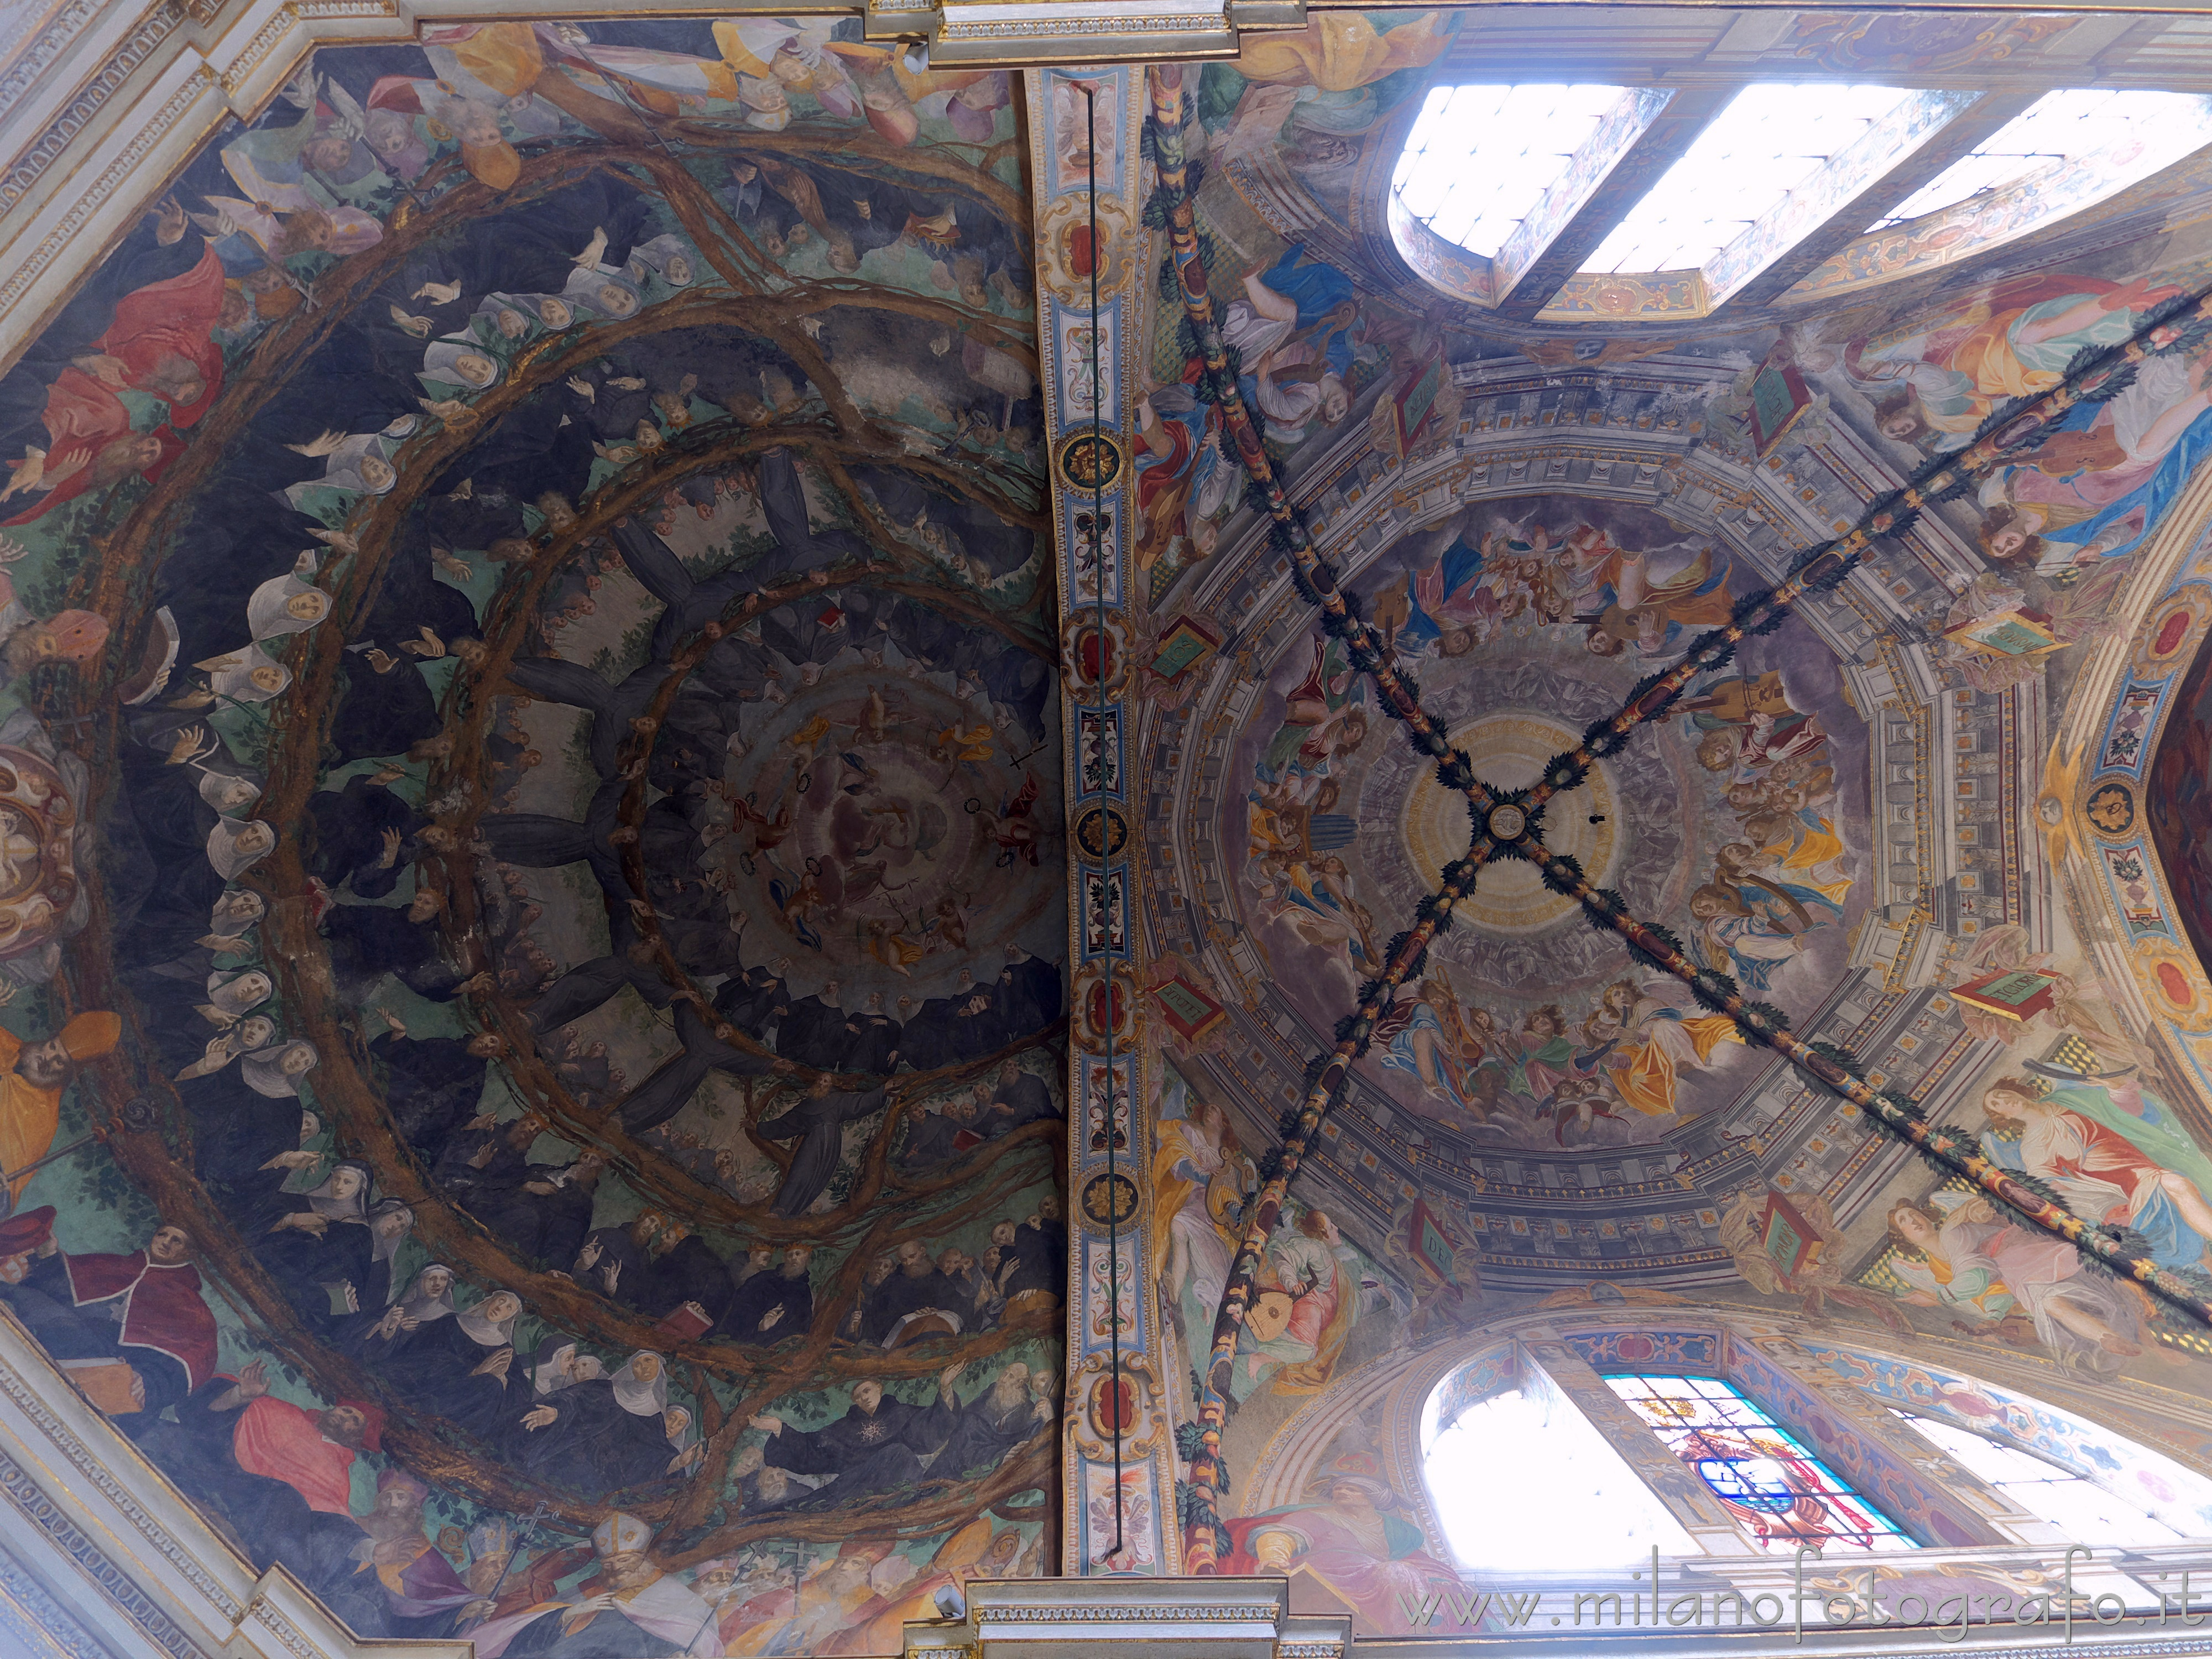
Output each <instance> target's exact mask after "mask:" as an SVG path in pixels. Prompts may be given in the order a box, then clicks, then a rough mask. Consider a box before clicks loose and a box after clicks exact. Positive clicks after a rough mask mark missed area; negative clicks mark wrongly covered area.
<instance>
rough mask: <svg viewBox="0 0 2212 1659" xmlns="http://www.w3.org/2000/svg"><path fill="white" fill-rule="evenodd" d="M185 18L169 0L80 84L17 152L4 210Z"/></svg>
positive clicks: (0, 202) (0, 200)
mask: <svg viewBox="0 0 2212 1659" xmlns="http://www.w3.org/2000/svg"><path fill="white" fill-rule="evenodd" d="M183 21H184V18H183V15H182V14H181V13H179V11H178V10H177V9H176V7H175V6H174V5H173V4H172V3H169V0H164V3H162V4H161V5H158V6H156V7H155V8H154V9H153V10H152V11H150V12H149V13H148V14H147V15H146V16H145V18H144V20H143V21H141V22H140V24H139V26H138V27H137V29H136V30H135V31H133V33H131V38H130V39H129V40H125V42H124V43H123V45H122V46H119V47H118V48H117V50H116V52H115V55H114V56H113V57H112V58H109V59H108V60H107V62H106V63H105V64H101V65H100V69H99V70H97V71H96V72H94V74H93V75H91V76H88V77H87V79H86V80H85V81H84V82H83V83H82V85H80V86H79V87H78V88H77V89H76V94H75V95H74V96H73V97H71V98H70V101H69V106H68V107H67V108H65V109H64V110H63V111H62V112H61V113H60V114H59V115H58V116H56V117H55V118H54V120H53V123H52V125H50V126H48V127H47V129H46V131H44V132H42V133H40V135H39V136H38V137H37V138H35V139H33V141H32V142H31V143H29V144H27V145H26V146H25V147H24V148H23V149H21V150H19V151H17V152H16V155H15V163H14V165H13V166H12V167H9V170H8V173H7V176H6V177H5V178H0V214H5V213H7V212H8V211H9V210H10V209H12V208H13V207H15V204H17V203H19V202H21V200H22V199H23V198H24V197H26V196H27V195H29V194H30V191H31V186H32V185H35V184H36V183H38V181H39V180H40V179H41V178H42V177H44V176H45V175H46V172H47V171H48V170H49V169H50V168H51V167H52V166H53V164H54V163H55V162H56V161H59V160H60V159H61V156H62V153H63V152H64V150H66V149H68V148H69V144H70V140H71V139H73V138H74V137H76V135H77V134H78V133H79V132H81V131H83V130H84V127H85V125H86V124H87V123H88V122H89V121H90V120H91V119H92V118H93V117H94V115H97V114H98V113H99V112H100V109H101V108H102V107H103V106H105V105H106V103H107V101H108V100H110V99H111V98H112V97H113V96H114V95H115V94H116V92H117V91H118V89H119V88H121V87H122V85H123V83H124V82H125V81H127V80H129V79H130V78H131V74H132V72H133V71H135V70H137V68H138V66H139V65H140V64H143V63H144V62H145V61H146V60H147V58H149V57H151V56H152V55H153V52H154V49H155V47H156V46H160V45H161V42H162V41H164V40H167V39H168V37H169V36H170V35H171V34H173V33H175V31H176V30H177V29H178V28H179V27H180V26H181V25H182V23H183ZM12 78H13V77H12V76H11V77H10V79H12ZM5 98H6V94H5V93H4V92H0V102H4V101H5Z"/></svg>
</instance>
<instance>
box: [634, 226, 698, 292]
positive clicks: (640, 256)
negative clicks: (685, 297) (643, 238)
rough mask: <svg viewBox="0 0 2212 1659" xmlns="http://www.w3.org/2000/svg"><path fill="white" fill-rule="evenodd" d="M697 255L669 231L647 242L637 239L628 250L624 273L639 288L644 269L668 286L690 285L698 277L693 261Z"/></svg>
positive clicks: (685, 242) (687, 244)
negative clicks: (634, 244)
mask: <svg viewBox="0 0 2212 1659" xmlns="http://www.w3.org/2000/svg"><path fill="white" fill-rule="evenodd" d="M695 258H696V255H695V254H694V253H693V252H692V249H691V245H690V243H689V242H687V241H685V240H684V239H683V238H682V237H681V236H678V235H676V234H673V233H672V232H671V233H670V234H667V235H663V236H656V237H654V238H653V240H651V241H649V242H640V243H639V244H638V245H637V246H635V247H634V248H632V249H630V251H629V267H628V269H627V270H625V271H624V273H623V274H624V275H625V276H628V277H629V279H630V280H631V281H632V282H633V283H637V284H638V285H639V286H640V287H643V286H644V284H645V277H646V273H647V271H651V272H653V273H654V274H655V275H657V276H659V278H660V280H661V281H662V282H664V283H667V284H668V286H669V287H671V288H689V287H690V286H691V284H692V283H694V282H696V281H697V280H698V275H699V270H698V266H697V265H696V264H694V263H693V262H694V260H695Z"/></svg>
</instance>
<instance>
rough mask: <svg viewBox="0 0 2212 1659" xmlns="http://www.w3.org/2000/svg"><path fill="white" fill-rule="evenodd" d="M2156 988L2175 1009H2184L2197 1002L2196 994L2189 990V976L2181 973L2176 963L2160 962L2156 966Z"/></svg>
mask: <svg viewBox="0 0 2212 1659" xmlns="http://www.w3.org/2000/svg"><path fill="white" fill-rule="evenodd" d="M2158 988H2159V989H2160V990H2161V991H2163V992H2164V993H2165V994H2166V1000H2167V1001H2168V1002H2170V1003H2172V1005H2173V1006H2175V1007H2177V1008H2186V1007H2188V1006H2190V1005H2191V1004H2192V1003H2194V1002H2195V1001H2196V1000H2197V994H2196V992H2194V991H2193V990H2191V988H2190V985H2189V975H2186V974H2185V973H2183V972H2182V971H2181V967H2180V964H2179V963H2172V962H2161V963H2159V964H2158Z"/></svg>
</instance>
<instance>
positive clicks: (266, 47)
mask: <svg viewBox="0 0 2212 1659" xmlns="http://www.w3.org/2000/svg"><path fill="white" fill-rule="evenodd" d="M297 27H300V14H299V13H298V12H296V11H295V10H294V9H292V8H291V7H290V6H289V5H288V6H280V7H278V8H277V10H276V15H275V16H273V17H271V18H270V20H269V21H267V22H265V23H264V24H263V25H262V26H261V27H260V28H259V29H258V30H256V31H255V33H254V36H253V38H252V40H248V41H247V42H246V50H245V51H243V52H240V53H239V54H238V56H237V57H235V58H232V59H231V60H230V62H229V63H228V64H225V65H224V66H223V70H222V89H223V93H224V94H225V95H226V96H228V95H229V94H232V93H234V92H236V91H237V90H238V89H239V88H240V87H241V86H243V85H244V84H245V83H246V78H247V77H248V76H251V75H252V73H253V71H254V70H257V69H258V68H260V67H261V64H262V60H263V59H264V58H267V57H268V56H269V55H270V53H271V52H275V51H276V43H277V42H278V41H280V40H283V38H284V37H285V36H286V35H288V34H289V33H291V32H292V31H293V30H294V29H295V28H297Z"/></svg>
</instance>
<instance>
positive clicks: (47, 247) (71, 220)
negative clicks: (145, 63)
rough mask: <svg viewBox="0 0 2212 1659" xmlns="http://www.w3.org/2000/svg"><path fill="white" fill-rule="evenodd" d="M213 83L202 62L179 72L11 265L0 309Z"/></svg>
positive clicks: (42, 271)
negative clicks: (157, 103) (181, 76)
mask: <svg viewBox="0 0 2212 1659" xmlns="http://www.w3.org/2000/svg"><path fill="white" fill-rule="evenodd" d="M215 85H216V77H215V76H214V74H213V73H212V72H211V71H210V70H208V69H207V68H206V67H205V66H204V65H203V66H201V67H199V68H197V69H195V70H192V72H191V74H190V75H188V76H185V82H184V84H183V85H182V86H180V87H179V88H177V89H176V91H175V92H173V94H170V96H169V99H168V101H167V102H166V103H164V104H163V105H162V106H161V108H160V109H158V110H156V111H155V112H154V117H153V118H152V119H151V120H149V121H148V122H147V123H146V125H144V126H143V127H141V128H139V129H138V131H137V134H136V135H134V136H133V137H132V138H131V142H130V143H128V144H126V145H125V146H124V148H123V150H122V152H121V153H120V154H119V155H117V156H116V157H115V159H114V160H113V161H110V162H109V163H108V164H107V166H106V168H105V169H104V170H102V172H101V173H100V176H99V178H97V179H94V180H93V182H92V183H91V185H89V186H88V187H87V189H86V190H85V192H84V194H82V196H80V197H77V199H76V202H75V203H73V204H71V205H70V210H69V211H68V212H66V213H64V215H63V216H62V217H61V219H60V221H59V222H58V223H56V224H55V226H54V228H52V230H50V231H48V232H47V233H46V235H45V236H44V237H42V238H41V239H40V242H39V245H38V246H36V247H35V248H33V249H32V250H31V252H30V254H29V256H28V257H27V258H25V259H24V261H23V262H22V264H20V265H18V266H16V267H15V272H14V274H13V275H11V276H9V278H8V280H7V282H6V283H4V284H0V312H4V311H6V310H8V309H9V308H11V307H14V306H15V303H16V302H17V301H20V300H21V298H22V297H23V296H24V295H26V294H27V293H28V292H30V289H31V285H32V284H33V283H35V282H37V281H38V280H39V278H40V277H41V276H45V275H46V271H47V270H48V269H49V268H50V267H51V266H52V264H53V263H54V261H55V259H56V258H58V257H59V256H60V254H61V252H62V251H63V250H64V248H66V247H68V246H70V243H71V242H72V241H74V240H76V234H77V232H78V231H79V230H81V229H82V228H84V226H85V224H86V223H87V222H88V221H89V220H90V219H91V218H92V216H93V215H94V214H95V213H97V212H98V211H99V210H100V208H101V207H102V206H103V205H104V204H106V201H107V198H108V197H111V196H112V195H113V194H114V193H115V192H116V191H118V189H120V188H121V187H122V186H123V185H125V183H126V182H127V181H128V180H129V179H130V178H131V175H132V174H133V173H136V172H137V170H138V164H139V162H140V161H143V160H144V159H145V157H146V156H147V155H148V154H149V153H150V152H151V151H152V150H153V149H154V148H155V145H157V144H159V143H161V140H162V139H164V138H165V137H167V136H168V133H169V130H170V129H171V128H172V127H173V126H175V125H177V123H178V122H179V120H181V119H182V118H184V114H185V111H186V110H188V109H190V108H191V106H192V105H193V104H194V103H196V102H197V101H198V99H199V96H200V94H202V93H203V92H204V91H206V90H207V89H208V88H210V87H213V86H215Z"/></svg>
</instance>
